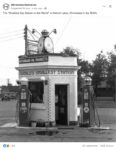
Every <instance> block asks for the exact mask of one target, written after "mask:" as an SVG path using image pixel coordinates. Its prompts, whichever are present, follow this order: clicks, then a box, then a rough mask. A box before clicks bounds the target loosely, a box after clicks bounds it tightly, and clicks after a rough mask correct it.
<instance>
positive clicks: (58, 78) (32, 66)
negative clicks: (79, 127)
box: [17, 53, 78, 125]
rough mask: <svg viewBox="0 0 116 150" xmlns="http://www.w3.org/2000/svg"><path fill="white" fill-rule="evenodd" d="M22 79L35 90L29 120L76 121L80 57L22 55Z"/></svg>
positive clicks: (66, 122)
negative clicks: (78, 63) (78, 58)
mask: <svg viewBox="0 0 116 150" xmlns="http://www.w3.org/2000/svg"><path fill="white" fill-rule="evenodd" d="M17 70H18V71H19V79H21V78H22V77H26V78H27V79H28V82H29V83H28V86H29V89H30V91H31V93H32V100H31V110H30V121H31V120H35V121H39V120H42V121H43V122H45V123H50V124H51V125H55V124H56V125H57V124H61V125H71V124H77V121H78V120H77V104H78V97H77V78H78V77H77V71H78V66H77V57H76V56H63V55H62V54H54V53H53V54H37V55H30V56H25V55H23V56H19V66H18V67H17Z"/></svg>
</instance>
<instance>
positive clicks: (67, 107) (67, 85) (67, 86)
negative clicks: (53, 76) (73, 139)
mask: <svg viewBox="0 0 116 150" xmlns="http://www.w3.org/2000/svg"><path fill="white" fill-rule="evenodd" d="M56 85H59V86H62V85H65V86H66V88H67V104H66V105H67V106H66V109H67V112H66V115H67V116H66V117H67V123H66V125H69V84H65V83H64V84H63V83H61V84H60V83H58V84H57V83H55V90H56ZM54 94H55V91H54ZM54 102H55V101H54ZM55 121H56V105H55ZM56 125H57V124H56Z"/></svg>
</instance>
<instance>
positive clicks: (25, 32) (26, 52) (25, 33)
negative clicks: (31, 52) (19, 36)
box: [24, 25, 28, 55]
mask: <svg viewBox="0 0 116 150" xmlns="http://www.w3.org/2000/svg"><path fill="white" fill-rule="evenodd" d="M27 30H28V28H27V25H25V28H24V39H25V55H27V54H28V49H27V43H28V42H27Z"/></svg>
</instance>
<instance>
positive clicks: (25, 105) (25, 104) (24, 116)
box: [18, 79, 30, 126]
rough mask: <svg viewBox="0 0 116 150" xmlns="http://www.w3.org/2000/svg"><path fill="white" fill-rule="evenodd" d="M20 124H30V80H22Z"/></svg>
mask: <svg viewBox="0 0 116 150" xmlns="http://www.w3.org/2000/svg"><path fill="white" fill-rule="evenodd" d="M18 106H19V115H18V120H19V126H29V109H30V91H29V90H28V81H27V80H24V79H22V80H21V81H20V90H19V104H18Z"/></svg>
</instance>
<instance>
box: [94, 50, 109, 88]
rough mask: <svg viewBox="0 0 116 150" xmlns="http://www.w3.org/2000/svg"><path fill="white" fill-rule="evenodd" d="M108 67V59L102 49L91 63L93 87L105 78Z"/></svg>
mask: <svg viewBox="0 0 116 150" xmlns="http://www.w3.org/2000/svg"><path fill="white" fill-rule="evenodd" d="M108 69H109V61H108V59H107V58H106V56H105V55H104V54H103V51H101V52H100V53H99V54H98V55H97V56H96V59H95V60H94V61H93V65H92V72H93V76H92V81H93V85H94V86H95V87H97V85H98V84H99V83H100V82H101V81H103V80H106V78H107V76H108Z"/></svg>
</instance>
